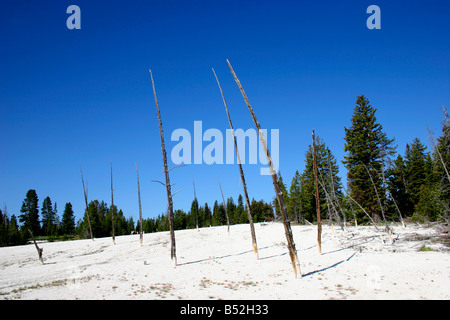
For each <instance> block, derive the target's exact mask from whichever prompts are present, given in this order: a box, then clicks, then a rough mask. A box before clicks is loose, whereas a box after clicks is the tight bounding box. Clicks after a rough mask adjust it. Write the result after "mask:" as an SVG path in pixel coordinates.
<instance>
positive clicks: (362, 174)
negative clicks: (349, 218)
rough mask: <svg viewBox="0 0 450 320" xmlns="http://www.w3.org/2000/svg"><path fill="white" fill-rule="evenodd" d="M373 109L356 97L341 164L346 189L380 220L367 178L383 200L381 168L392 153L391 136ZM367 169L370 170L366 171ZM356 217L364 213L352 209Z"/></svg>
mask: <svg viewBox="0 0 450 320" xmlns="http://www.w3.org/2000/svg"><path fill="white" fill-rule="evenodd" d="M376 111H377V109H376V108H373V107H372V106H371V105H370V103H369V100H368V99H367V98H366V97H365V96H364V95H362V96H359V97H357V99H356V106H355V108H354V110H353V116H352V119H351V123H352V125H351V127H350V128H345V138H344V139H345V145H344V151H345V152H347V155H346V156H344V159H345V160H344V161H342V162H343V164H344V165H345V167H346V168H347V170H348V174H347V181H348V189H349V190H348V191H349V193H350V195H351V197H352V198H353V199H355V200H356V201H357V202H358V203H359V204H360V205H361V206H362V207H363V208H364V209H365V210H366V211H367V212H368V213H369V214H370V215H371V216H372V218H376V219H380V217H381V210H380V206H379V204H378V200H377V196H376V192H375V188H374V186H373V185H372V182H371V181H370V177H369V173H370V176H371V177H372V179H373V181H374V184H375V187H376V189H377V192H378V195H379V196H380V199H381V202H382V203H384V202H385V200H386V196H385V195H386V192H385V191H386V190H384V188H383V179H382V173H383V172H382V170H384V169H385V167H386V166H385V165H384V163H385V162H386V161H387V160H388V159H389V157H390V156H392V155H393V154H394V152H395V146H394V145H393V143H394V139H388V138H387V136H386V133H384V132H383V127H382V125H381V124H379V123H378V122H377V119H376V117H375V112H376ZM368 171H369V173H368ZM355 210H356V211H357V214H358V218H359V219H363V218H364V213H363V212H362V211H360V210H359V208H358V209H356V208H355Z"/></svg>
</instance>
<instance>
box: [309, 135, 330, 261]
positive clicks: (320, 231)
mask: <svg viewBox="0 0 450 320" xmlns="http://www.w3.org/2000/svg"><path fill="white" fill-rule="evenodd" d="M312 140H313V166H314V187H315V189H316V212H317V244H318V247H319V254H322V225H321V224H320V199H319V183H318V182H317V163H316V137H315V134H314V129H313V131H312ZM324 188H325V186H324ZM330 217H331V214H330Z"/></svg>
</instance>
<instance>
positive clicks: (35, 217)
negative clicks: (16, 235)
mask: <svg viewBox="0 0 450 320" xmlns="http://www.w3.org/2000/svg"><path fill="white" fill-rule="evenodd" d="M38 201H39V198H38V196H37V193H36V190H33V189H30V190H28V192H27V196H26V198H25V200H23V202H22V208H21V209H20V212H21V213H22V214H21V215H19V221H20V222H21V223H23V225H22V230H23V233H24V234H28V230H27V229H30V230H31V232H33V234H34V235H38V234H39V233H40V225H39V204H38Z"/></svg>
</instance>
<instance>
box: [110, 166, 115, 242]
mask: <svg viewBox="0 0 450 320" xmlns="http://www.w3.org/2000/svg"><path fill="white" fill-rule="evenodd" d="M111 224H112V240H113V243H114V244H116V236H115V235H114V190H113V170H112V161H111Z"/></svg>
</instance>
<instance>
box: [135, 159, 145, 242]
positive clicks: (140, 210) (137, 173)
mask: <svg viewBox="0 0 450 320" xmlns="http://www.w3.org/2000/svg"><path fill="white" fill-rule="evenodd" d="M134 164H135V165H136V177H137V187H138V200H139V243H140V245H141V246H142V241H143V240H144V235H143V233H142V207H141V187H140V186H139V172H138V167H137V162H135V163H134Z"/></svg>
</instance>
